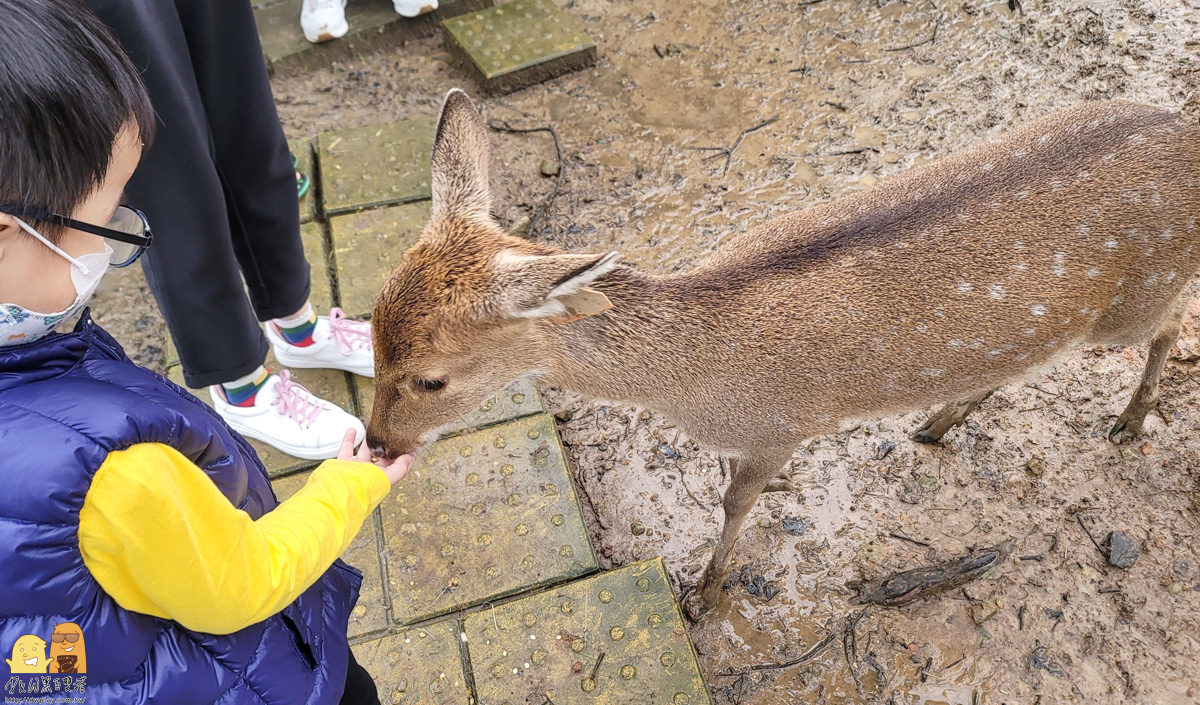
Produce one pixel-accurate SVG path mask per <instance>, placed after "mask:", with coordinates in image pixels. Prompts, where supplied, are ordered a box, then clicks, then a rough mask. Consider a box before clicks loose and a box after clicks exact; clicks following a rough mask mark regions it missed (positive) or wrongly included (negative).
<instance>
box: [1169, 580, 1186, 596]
mask: <svg viewBox="0 0 1200 705" xmlns="http://www.w3.org/2000/svg"><path fill="white" fill-rule="evenodd" d="M1167 592H1169V593H1171V594H1172V595H1178V594H1179V593H1181V592H1183V583H1171V586H1170V587H1168V588H1167Z"/></svg>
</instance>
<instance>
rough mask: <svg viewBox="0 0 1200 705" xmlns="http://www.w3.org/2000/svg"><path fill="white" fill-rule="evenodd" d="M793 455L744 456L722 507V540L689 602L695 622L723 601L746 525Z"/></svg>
mask: <svg viewBox="0 0 1200 705" xmlns="http://www.w3.org/2000/svg"><path fill="white" fill-rule="evenodd" d="M791 455H792V451H791V449H788V450H776V451H771V452H766V453H762V454H756V455H748V456H743V457H741V458H740V459H739V462H738V463H737V469H736V471H735V472H734V473H733V476H732V479H731V481H730V483H729V489H727V490H726V491H725V497H724V499H723V500H722V505H723V506H724V508H725V526H724V527H723V528H722V530H721V538H720V540H719V541H718V542H717V547H716V548H715V549H713V555H712V560H711V561H710V562H709V564H708V567H707V568H705V570H704V577H702V578H701V579H700V585H699V586H698V587H697V588H696V592H695V593H693V594H692V596H691V598H690V599H689V600H688V604H687V605H686V608H687V610H688V613H689V614H690V616H691V617H692V618H693V619H695V618H698V617H699V616H700V615H702V614H704V613H705V612H707V611H708V610H710V609H712V608H713V607H715V606H716V605H717V603H718V602H719V601H720V598H721V586H722V585H724V584H725V580H726V578H728V577H729V566H730V564H731V563H732V562H733V546H734V544H735V543H737V539H738V535H739V534H740V533H741V530H742V522H744V521H745V520H746V515H747V514H749V513H750V509H751V508H753V507H754V503H755V502H756V501H758V497H759V495H761V494H762V491H763V488H764V487H766V486H767V483H768V482H770V481H771V479H772V478H775V477H778V476H779V469H780V468H781V467H783V466H784V463H786V462H787V461H788V459H789V458H790V457H791Z"/></svg>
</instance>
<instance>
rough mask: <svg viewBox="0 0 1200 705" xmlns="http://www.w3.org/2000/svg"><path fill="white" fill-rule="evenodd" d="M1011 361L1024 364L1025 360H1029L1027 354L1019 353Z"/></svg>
mask: <svg viewBox="0 0 1200 705" xmlns="http://www.w3.org/2000/svg"><path fill="white" fill-rule="evenodd" d="M1013 359H1014V360H1016V361H1017V362H1024V361H1025V360H1028V359H1029V353H1021V354H1020V355H1017V356H1016V357H1014V358H1013Z"/></svg>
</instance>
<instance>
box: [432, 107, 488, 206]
mask: <svg viewBox="0 0 1200 705" xmlns="http://www.w3.org/2000/svg"><path fill="white" fill-rule="evenodd" d="M488 159H489V149H488V137H487V130H486V128H484V125H483V118H481V117H480V116H479V112H478V111H477V110H475V106H474V105H472V104H471V99H470V98H468V97H467V94H466V93H463V92H462V91H461V90H459V89H457V88H454V89H452V90H451V91H450V92H449V93H447V94H446V99H445V101H443V103H442V114H441V116H440V117H438V125H437V132H436V134H435V135H434V138H433V155H432V157H431V160H430V162H431V170H432V172H433V174H432V175H433V182H432V183H433V189H432V190H433V203H432V208H433V210H432V214H433V217H434V218H437V217H438V216H453V217H459V218H466V219H468V220H477V219H489V218H490V217H491V216H490V210H491V205H492V197H491V192H490V191H489V190H488Z"/></svg>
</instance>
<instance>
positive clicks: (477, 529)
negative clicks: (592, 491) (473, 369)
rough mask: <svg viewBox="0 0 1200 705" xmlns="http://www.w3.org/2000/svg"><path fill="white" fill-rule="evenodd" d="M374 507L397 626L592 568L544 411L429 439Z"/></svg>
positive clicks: (559, 449)
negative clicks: (402, 477)
mask: <svg viewBox="0 0 1200 705" xmlns="http://www.w3.org/2000/svg"><path fill="white" fill-rule="evenodd" d="M381 513H382V517H383V536H384V542H385V545H386V549H385V555H386V558H387V575H388V594H389V596H390V598H391V604H392V616H393V618H394V619H395V620H396V621H397V622H398V623H400V624H411V623H413V622H417V621H421V620H426V619H431V618H433V617H437V616H439V615H443V614H447V613H449V612H452V611H455V610H459V609H464V608H467V607H470V606H473V605H477V604H480V603H483V602H486V601H488V600H495V599H498V598H501V597H505V596H508V595H513V594H516V593H519V592H525V591H528V590H533V589H536V588H538V587H540V586H543V585H548V584H553V583H557V582H562V581H564V580H568V579H571V578H575V577H578V576H580V575H585V574H587V573H591V572H594V571H595V570H597V568H598V566H597V563H596V557H595V554H594V553H593V552H592V546H591V543H590V541H589V540H588V536H587V531H586V529H585V528H584V525H583V515H582V513H581V511H580V509H579V500H578V498H577V496H576V494H575V488H574V486H573V484H572V482H571V477H570V473H569V472H568V469H567V466H566V459H565V457H564V454H563V450H562V445H561V443H559V440H558V434H557V432H556V429H555V425H554V419H553V418H552V417H550V416H548V415H545V414H542V415H538V416H530V417H526V418H524V419H518V420H515V421H510V422H508V423H506V424H502V425H499V426H492V427H491V428H488V429H485V430H482V431H476V432H474V433H470V434H467V435H465V436H461V437H456V438H451V439H446V440H442V441H439V442H437V443H435V444H434V445H433V446H431V447H430V448H428V449H427V450H426V451H424V453H423V455H422V456H421V457H420V458H418V460H417V462H416V464H415V465H414V467H413V470H412V472H411V473H410V474H409V477H408V479H407V480H405V482H404V483H403V484H402V485H401V486H400V487H399V488H398V490H397V491H394V492H393V493H392V494H391V496H390V497H389V498H388V499H386V500H384V502H383V504H382V505H381Z"/></svg>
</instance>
